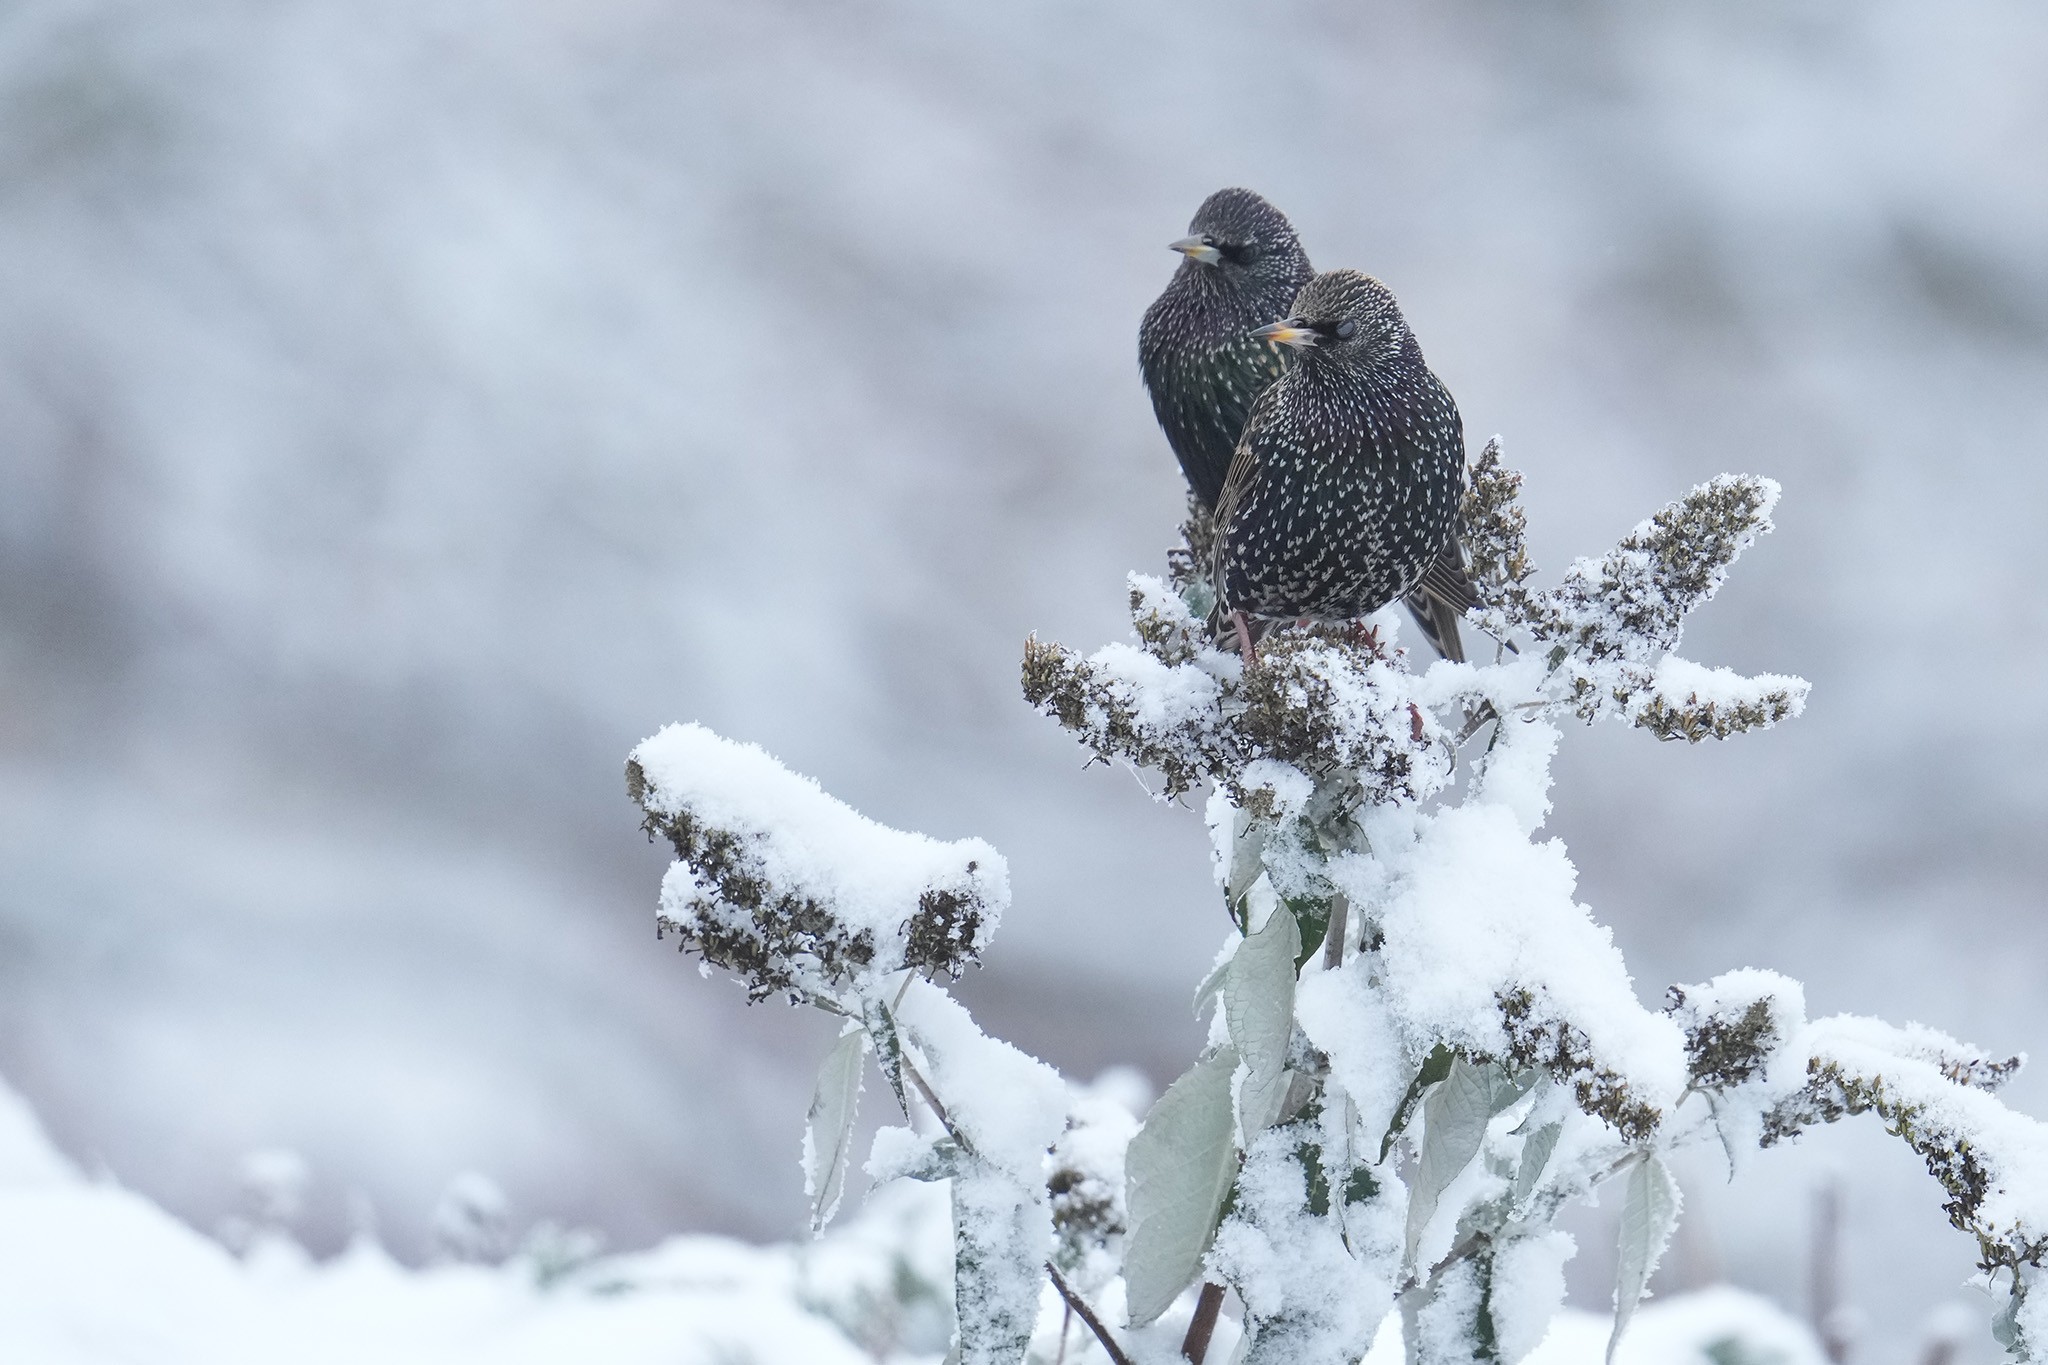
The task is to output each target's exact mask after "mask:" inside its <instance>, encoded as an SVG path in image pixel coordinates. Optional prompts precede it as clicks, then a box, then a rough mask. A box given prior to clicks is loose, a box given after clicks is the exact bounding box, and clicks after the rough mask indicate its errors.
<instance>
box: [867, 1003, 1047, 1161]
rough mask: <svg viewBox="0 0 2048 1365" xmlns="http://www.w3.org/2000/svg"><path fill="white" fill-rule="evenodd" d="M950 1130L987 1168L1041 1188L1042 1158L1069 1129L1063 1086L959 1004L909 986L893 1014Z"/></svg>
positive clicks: (1033, 1058) (1037, 1063) (1040, 1064)
mask: <svg viewBox="0 0 2048 1365" xmlns="http://www.w3.org/2000/svg"><path fill="white" fill-rule="evenodd" d="M896 1021H897V1023H898V1024H899V1025H900V1026H901V1028H902V1029H903V1032H904V1034H905V1039H906V1041H907V1042H909V1043H910V1044H911V1045H912V1046H913V1047H914V1048H915V1049H916V1050H917V1052H918V1054H919V1056H920V1057H921V1059H922V1061H923V1066H922V1067H921V1068H920V1070H921V1071H922V1073H923V1074H924V1076H925V1077H926V1079H927V1080H929V1081H930V1082H931V1086H932V1089H933V1090H934V1091H936V1092H937V1093H938V1095H939V1096H940V1097H941V1098H942V1099H943V1101H944V1103H945V1106H946V1112H947V1117H948V1120H949V1123H950V1126H951V1127H952V1128H953V1129H955V1130H956V1131H957V1132H958V1133H959V1134H960V1136H961V1137H962V1139H963V1140H965V1141H966V1142H968V1143H969V1144H971V1145H972V1146H973V1148H974V1150H975V1151H976V1152H977V1153H978V1154H980V1155H981V1156H982V1157H984V1158H986V1159H987V1160H988V1161H989V1162H991V1163H992V1164H993V1165H995V1166H996V1167H997V1168H999V1169H1000V1170H1002V1171H1003V1172H1004V1173H1005V1174H1007V1175H1009V1176H1010V1177H1011V1178H1012V1179H1014V1180H1016V1181H1017V1182H1018V1183H1019V1184H1022V1185H1024V1186H1026V1187H1034V1188H1039V1189H1042V1188H1043V1186H1044V1181H1045V1160H1046V1153H1047V1152H1048V1151H1049V1150H1050V1149H1051V1147H1052V1144H1053V1142H1054V1140H1055V1139H1056V1138H1058V1137H1059V1135H1060V1133H1061V1131H1062V1130H1064V1129H1065V1128H1066V1126H1067V1099H1068V1096H1067V1083H1066V1082H1065V1081H1063V1080H1061V1079H1060V1074H1059V1073H1058V1072H1057V1071H1054V1070H1053V1069H1052V1068H1051V1067H1049V1066H1047V1065H1046V1064H1045V1063H1044V1062H1041V1061H1039V1060H1038V1059H1037V1058H1035V1057H1031V1056H1029V1055H1027V1054H1026V1053H1023V1052H1020V1051H1018V1050H1017V1049H1016V1048H1014V1047H1011V1046H1010V1045H1009V1044H1008V1043H1003V1042H998V1041H996V1040H995V1039H993V1038H991V1037H989V1036H988V1035H987V1034H985V1033H983V1032H982V1031H981V1030H980V1029H979V1028H977V1027H976V1026H975V1023H974V1020H973V1018H972V1017H970V1016H969V1015H968V1013H967V1011H966V1010H965V1009H963V1008H961V1006H960V1003H959V1002H958V1001H956V1000H954V999H953V997H952V996H950V995H948V994H946V992H945V991H943V990H941V989H939V988H938V987H937V986H934V985H932V984H931V983H929V982H925V981H918V982H913V983H912V985H911V987H910V989H909V991H907V992H906V993H905V995H904V997H903V1001H902V1003H901V1004H900V1005H899V1006H898V1007H897V1010H896Z"/></svg>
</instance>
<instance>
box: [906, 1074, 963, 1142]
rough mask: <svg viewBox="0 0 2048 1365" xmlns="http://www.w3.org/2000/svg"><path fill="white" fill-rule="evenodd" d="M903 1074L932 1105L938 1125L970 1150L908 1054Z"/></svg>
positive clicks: (944, 1107) (933, 1114) (926, 1101)
mask: <svg viewBox="0 0 2048 1365" xmlns="http://www.w3.org/2000/svg"><path fill="white" fill-rule="evenodd" d="M903 1074H904V1075H906V1076H908V1077H910V1083H911V1084H912V1085H914V1086H916V1087H917V1093H918V1094H920V1095H922V1096H923V1097H924V1102H925V1103H926V1104H928V1105H930V1106H931V1107H932V1117H933V1118H935V1119H937V1120H938V1121H939V1127H941V1128H943V1129H945V1130H946V1131H947V1132H948V1133H950V1134H951V1135H952V1137H953V1140H954V1141H955V1142H958V1143H959V1144H960V1145H961V1146H963V1147H969V1150H972V1148H971V1147H970V1146H969V1144H968V1141H967V1139H966V1138H963V1137H961V1136H960V1130H959V1129H958V1128H955V1127H954V1126H953V1120H952V1117H951V1116H950V1115H948V1114H947V1113H946V1106H945V1105H943V1104H940V1103H939V1097H938V1096H937V1095H934V1094H933V1093H932V1088H931V1086H930V1085H929V1084H927V1083H926V1081H925V1078H924V1077H923V1076H921V1075H919V1074H918V1070H917V1068H916V1067H914V1066H912V1065H911V1064H910V1057H909V1055H908V1054H906V1055H905V1056H904V1058H903Z"/></svg>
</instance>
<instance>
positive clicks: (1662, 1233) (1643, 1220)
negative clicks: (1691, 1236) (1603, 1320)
mask: <svg viewBox="0 0 2048 1365" xmlns="http://www.w3.org/2000/svg"><path fill="white" fill-rule="evenodd" d="M1678 1207H1679V1199H1678V1182H1677V1181H1675V1180H1673V1179H1672V1178H1671V1172H1670V1171H1668V1170H1666V1169H1665V1166H1664V1162H1663V1161H1662V1159H1660V1158H1659V1157H1658V1156H1657V1154H1656V1153H1654V1152H1646V1153H1644V1155H1643V1157H1642V1159H1641V1160H1639V1161H1637V1162H1636V1164H1635V1166H1634V1168H1633V1169H1631V1170H1630V1171H1629V1173H1628V1191H1627V1193H1626V1194H1625V1195H1624V1196H1623V1198H1622V1205H1621V1245H1620V1249H1619V1255H1618V1258H1617V1261H1616V1265H1615V1274H1614V1335H1613V1336H1611V1337H1609V1338H1608V1339H1607V1360H1608V1365H1613V1361H1614V1348H1615V1346H1616V1345H1617V1344H1618V1343H1619V1342H1620V1341H1621V1334H1622V1331H1623V1330H1624V1329H1625V1328H1626V1327H1627V1326H1628V1320H1629V1319H1630V1318H1631V1317H1632V1316H1634V1314H1635V1311H1636V1305H1637V1304H1638V1303H1640V1302H1642V1298H1643V1290H1644V1289H1645V1288H1647V1287H1648V1285H1649V1283H1650V1276H1652V1275H1654V1274H1655V1273H1656V1272H1657V1262H1658V1261H1660V1260H1662V1259H1663V1256H1664V1248H1665V1247H1666V1246H1667V1245H1669V1243H1670V1241H1671V1233H1672V1230H1673V1229H1674V1228H1676V1227H1677V1226H1678Z"/></svg>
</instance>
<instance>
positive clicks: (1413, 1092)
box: [1380, 1043, 1458, 1161]
mask: <svg viewBox="0 0 2048 1365" xmlns="http://www.w3.org/2000/svg"><path fill="white" fill-rule="evenodd" d="M1457 1056H1458V1054H1457V1053H1455V1052H1453V1051H1451V1050H1450V1049H1449V1048H1447V1047H1445V1046H1444V1045H1443V1044H1442V1043H1438V1044H1437V1045H1436V1046H1435V1047H1434V1048H1433V1049H1431V1051H1430V1054H1429V1056H1428V1057H1427V1058H1426V1059H1425V1060H1424V1061H1423V1063H1422V1070H1420V1071H1418V1072H1416V1073H1415V1079H1414V1080H1412V1081H1410V1082H1408V1089H1407V1090H1406V1091H1404V1092H1402V1095H1401V1102H1400V1103H1399V1104H1397V1105H1395V1106H1394V1117H1393V1120H1392V1121H1391V1122H1389V1123H1388V1124H1387V1135H1386V1136H1385V1137H1383V1138H1381V1139H1380V1160H1381V1161H1385V1160H1386V1159H1387V1153H1388V1152H1390V1151H1392V1150H1393V1149H1394V1139H1395V1138H1397V1137H1399V1136H1401V1132H1402V1130H1403V1129H1405V1128H1406V1127H1407V1126H1408V1120H1409V1119H1411V1118H1413V1117H1414V1116H1415V1106H1416V1104H1417V1103H1418V1102H1419V1101H1420V1100H1421V1099H1422V1095H1423V1092H1424V1091H1426V1090H1428V1089H1429V1088H1430V1087H1431V1086H1433V1085H1435V1084H1436V1083H1437V1082H1438V1081H1440V1080H1442V1079H1443V1078H1444V1077H1446V1076H1448V1075H1450V1074H1451V1063H1452V1062H1453V1061H1454V1060H1456V1059H1457Z"/></svg>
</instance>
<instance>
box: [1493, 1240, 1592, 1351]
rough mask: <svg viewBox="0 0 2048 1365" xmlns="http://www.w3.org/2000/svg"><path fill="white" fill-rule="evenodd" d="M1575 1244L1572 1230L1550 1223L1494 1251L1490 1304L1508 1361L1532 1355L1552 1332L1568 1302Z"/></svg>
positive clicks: (1495, 1334) (1497, 1336) (1497, 1341)
mask: <svg viewBox="0 0 2048 1365" xmlns="http://www.w3.org/2000/svg"><path fill="white" fill-rule="evenodd" d="M1577 1250H1578V1246H1577V1244H1576V1243H1574V1242H1573V1241H1572V1239H1571V1236H1570V1234H1568V1233H1563V1232H1558V1231H1556V1230H1555V1229H1552V1230H1550V1231H1541V1232H1535V1233H1532V1234H1531V1235H1529V1236H1526V1237H1517V1238H1515V1239H1513V1240H1512V1241H1509V1242H1505V1243H1503V1244H1502V1245H1501V1246H1500V1247H1499V1248H1498V1249H1497V1250H1496V1251H1495V1252H1494V1254H1493V1285H1492V1288H1491V1292H1490V1293H1489V1294H1488V1296H1487V1305H1488V1308H1489V1310H1490V1311H1491V1313H1492V1314H1493V1339H1494V1342H1495V1344H1496V1345H1497V1346H1498V1347H1499V1349H1500V1358H1501V1360H1502V1361H1503V1362H1505V1365H1515V1362H1517V1361H1519V1360H1521V1359H1523V1358H1524V1357H1526V1356H1528V1355H1529V1353H1530V1352H1532V1351H1534V1350H1535V1349H1536V1348H1537V1347H1538V1346H1539V1345H1541V1344H1542V1341H1543V1339H1544V1337H1545V1336H1547V1335H1548V1334H1549V1333H1550V1330H1551V1322H1552V1319H1553V1318H1555V1317H1556V1315H1557V1311H1558V1309H1559V1308H1560V1307H1561V1306H1562V1305H1563V1304H1564V1263H1565V1262H1566V1261H1569V1260H1570V1259H1571V1258H1572V1255H1573V1253H1574V1252H1576V1251H1577Z"/></svg>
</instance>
